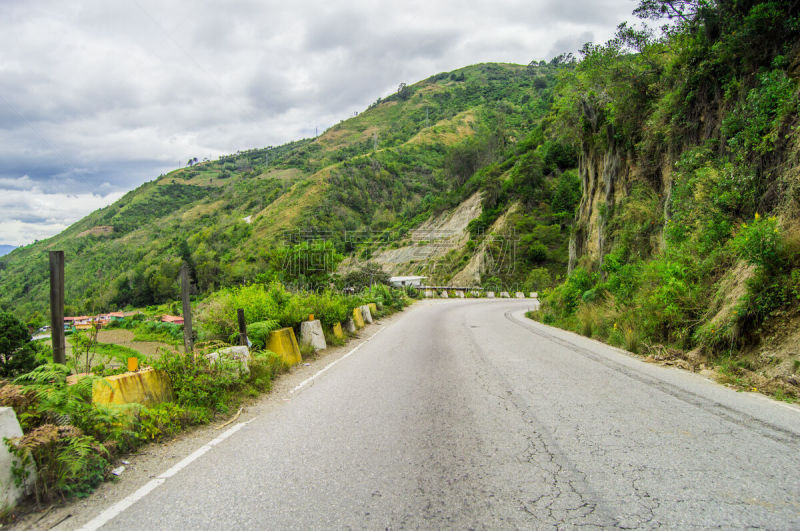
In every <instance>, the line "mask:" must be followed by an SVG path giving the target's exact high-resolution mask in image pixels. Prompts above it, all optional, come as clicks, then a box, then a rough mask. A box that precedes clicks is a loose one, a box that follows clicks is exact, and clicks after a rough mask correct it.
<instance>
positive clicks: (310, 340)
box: [300, 319, 328, 350]
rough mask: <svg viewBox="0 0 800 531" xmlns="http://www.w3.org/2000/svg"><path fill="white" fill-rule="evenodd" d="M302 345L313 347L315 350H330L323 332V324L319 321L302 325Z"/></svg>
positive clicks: (304, 322) (305, 322)
mask: <svg viewBox="0 0 800 531" xmlns="http://www.w3.org/2000/svg"><path fill="white" fill-rule="evenodd" d="M300 343H302V344H304V345H311V347H312V348H313V349H314V350H324V349H326V348H328V344H327V343H326V342H325V334H324V333H323V332H322V322H321V321H320V320H319V319H315V320H313V321H303V322H302V323H300Z"/></svg>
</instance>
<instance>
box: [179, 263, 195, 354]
mask: <svg viewBox="0 0 800 531" xmlns="http://www.w3.org/2000/svg"><path fill="white" fill-rule="evenodd" d="M190 291H191V284H190V283H189V267H188V266H187V265H186V264H183V265H182V266H181V298H182V299H183V348H184V350H185V351H186V352H187V353H189V352H192V351H193V350H194V337H192V302H191V301H190V300H189V294H190Z"/></svg>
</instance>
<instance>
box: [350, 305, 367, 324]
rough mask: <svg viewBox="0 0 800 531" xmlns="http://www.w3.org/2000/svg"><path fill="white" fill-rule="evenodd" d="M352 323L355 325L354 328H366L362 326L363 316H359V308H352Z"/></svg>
mask: <svg viewBox="0 0 800 531" xmlns="http://www.w3.org/2000/svg"><path fill="white" fill-rule="evenodd" d="M353 322H354V323H355V324H356V328H364V327H365V326H367V325H366V324H364V316H363V315H362V314H361V308H353Z"/></svg>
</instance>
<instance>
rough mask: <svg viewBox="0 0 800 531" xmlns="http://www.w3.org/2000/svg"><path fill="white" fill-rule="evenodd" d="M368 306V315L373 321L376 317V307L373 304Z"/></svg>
mask: <svg viewBox="0 0 800 531" xmlns="http://www.w3.org/2000/svg"><path fill="white" fill-rule="evenodd" d="M367 306H369V313H370V314H371V315H372V318H373V319H377V317H376V315H378V305H377V304H375V303H374V302H371V303H369V304H367Z"/></svg>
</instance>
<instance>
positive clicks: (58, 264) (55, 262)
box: [50, 251, 67, 363]
mask: <svg viewBox="0 0 800 531" xmlns="http://www.w3.org/2000/svg"><path fill="white" fill-rule="evenodd" d="M50 339H51V340H52V342H53V361H54V362H56V363H66V362H67V354H66V352H67V347H66V344H65V343H64V251H50Z"/></svg>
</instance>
